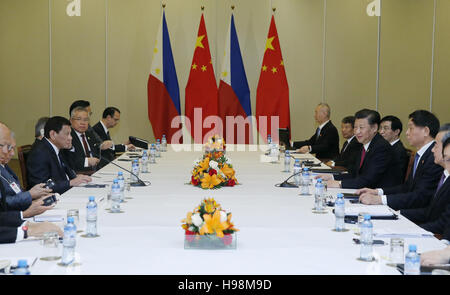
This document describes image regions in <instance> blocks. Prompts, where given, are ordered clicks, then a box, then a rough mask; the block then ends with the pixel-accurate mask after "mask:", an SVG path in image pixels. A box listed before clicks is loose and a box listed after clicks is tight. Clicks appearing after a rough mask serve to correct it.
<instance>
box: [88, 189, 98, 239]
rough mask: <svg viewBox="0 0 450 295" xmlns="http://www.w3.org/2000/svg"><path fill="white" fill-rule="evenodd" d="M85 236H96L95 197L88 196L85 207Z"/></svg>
mask: <svg viewBox="0 0 450 295" xmlns="http://www.w3.org/2000/svg"><path fill="white" fill-rule="evenodd" d="M86 236H88V237H95V236H97V203H96V202H95V197H93V196H90V197H89V202H88V203H87V206H86Z"/></svg>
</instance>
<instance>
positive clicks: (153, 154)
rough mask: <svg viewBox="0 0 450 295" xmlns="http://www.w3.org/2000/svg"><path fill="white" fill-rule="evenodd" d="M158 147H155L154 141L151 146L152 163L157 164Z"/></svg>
mask: <svg viewBox="0 0 450 295" xmlns="http://www.w3.org/2000/svg"><path fill="white" fill-rule="evenodd" d="M155 157H156V148H155V144H154V143H152V145H151V147H150V164H155V163H156V160H155Z"/></svg>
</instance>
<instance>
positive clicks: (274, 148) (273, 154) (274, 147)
mask: <svg viewBox="0 0 450 295" xmlns="http://www.w3.org/2000/svg"><path fill="white" fill-rule="evenodd" d="M269 156H271V157H278V156H279V152H278V147H277V145H276V143H271V144H270V152H269Z"/></svg>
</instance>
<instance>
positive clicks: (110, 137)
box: [106, 131, 111, 140]
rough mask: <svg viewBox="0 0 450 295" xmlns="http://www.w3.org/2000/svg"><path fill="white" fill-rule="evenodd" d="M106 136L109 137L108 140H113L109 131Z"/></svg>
mask: <svg viewBox="0 0 450 295" xmlns="http://www.w3.org/2000/svg"><path fill="white" fill-rule="evenodd" d="M106 138H107V139H108V140H111V136H109V131H108V132H106Z"/></svg>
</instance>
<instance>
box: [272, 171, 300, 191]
mask: <svg viewBox="0 0 450 295" xmlns="http://www.w3.org/2000/svg"><path fill="white" fill-rule="evenodd" d="M302 172H303V171H300V172H297V173H294V174H292V175H291V176H289V178H288V179H286V180H285V181H283V182H282V183H280V184H279V185H278V187H290V188H294V187H295V188H296V187H298V186H297V185H295V184H292V183H289V182H288V180H289V179H291V178H292V177H294V176H296V175H299V174H301V173H302Z"/></svg>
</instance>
